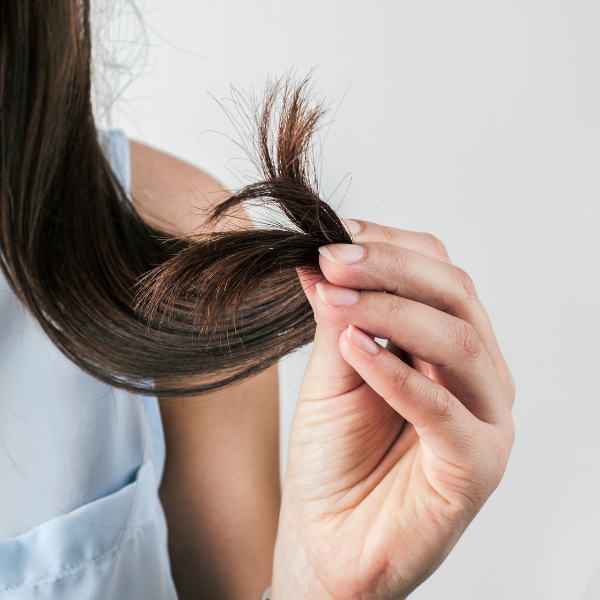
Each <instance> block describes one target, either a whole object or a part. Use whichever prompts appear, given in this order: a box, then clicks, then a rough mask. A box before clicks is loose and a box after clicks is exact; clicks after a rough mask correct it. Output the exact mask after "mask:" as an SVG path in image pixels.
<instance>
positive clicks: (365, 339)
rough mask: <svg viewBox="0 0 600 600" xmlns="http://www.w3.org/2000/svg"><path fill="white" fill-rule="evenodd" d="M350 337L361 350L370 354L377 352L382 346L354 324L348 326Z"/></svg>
mask: <svg viewBox="0 0 600 600" xmlns="http://www.w3.org/2000/svg"><path fill="white" fill-rule="evenodd" d="M348 339H349V340H350V341H351V342H352V343H353V344H354V345H355V346H358V347H359V348H360V349H361V350H364V351H365V352H368V353H369V354H377V353H378V352H379V349H380V348H381V346H380V345H379V344H378V343H377V342H375V341H374V340H372V339H371V338H370V337H369V336H368V335H367V334H366V333H365V332H364V331H362V330H360V329H359V328H358V327H355V326H354V325H350V326H349V327H348Z"/></svg>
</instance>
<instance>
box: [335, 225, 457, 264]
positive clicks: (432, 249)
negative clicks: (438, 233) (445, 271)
mask: <svg viewBox="0 0 600 600" xmlns="http://www.w3.org/2000/svg"><path fill="white" fill-rule="evenodd" d="M342 221H343V223H344V225H345V226H346V229H347V230H348V231H349V232H350V235H351V236H352V241H353V242H355V243H356V242H386V243H388V244H393V245H394V246H401V247H402V248H408V249H409V250H414V251H415V252H420V253H421V254H425V256H428V257H429V258H434V259H435V260H439V261H442V262H445V263H449V264H452V261H451V260H450V257H449V256H448V251H447V250H446V246H444V244H443V243H442V242H441V241H440V240H438V239H437V238H436V237H435V236H434V235H431V234H430V233H425V232H420V231H408V230H406V229H397V228H396V227H386V226H384V225H378V224H377V223H371V222H370V221H358V220H356V219H342Z"/></svg>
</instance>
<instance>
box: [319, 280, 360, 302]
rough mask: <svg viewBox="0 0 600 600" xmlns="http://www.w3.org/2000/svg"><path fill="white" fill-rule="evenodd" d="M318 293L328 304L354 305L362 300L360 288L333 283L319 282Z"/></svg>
mask: <svg viewBox="0 0 600 600" xmlns="http://www.w3.org/2000/svg"><path fill="white" fill-rule="evenodd" d="M317 293H318V294H319V296H321V300H323V302H325V304H327V306H352V305H353V304H356V303H357V302H358V301H359V300H360V296H361V293H360V292H359V291H358V290H351V289H350V288H345V287H340V286H339V285H333V283H323V282H322V281H319V283H317Z"/></svg>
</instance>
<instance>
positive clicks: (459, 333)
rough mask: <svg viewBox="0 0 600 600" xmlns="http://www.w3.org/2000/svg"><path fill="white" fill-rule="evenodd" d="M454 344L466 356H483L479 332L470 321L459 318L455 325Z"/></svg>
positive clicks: (474, 357) (472, 357) (475, 357)
mask: <svg viewBox="0 0 600 600" xmlns="http://www.w3.org/2000/svg"><path fill="white" fill-rule="evenodd" d="M453 338H454V346H455V348H456V349H457V350H459V351H460V352H461V353H462V354H463V355H464V356H466V357H467V358H471V359H477V358H479V357H480V356H481V353H482V346H481V342H480V340H479V336H478V335H477V332H476V331H475V329H474V328H473V326H472V325H471V324H470V323H467V322H466V321H461V320H457V321H455V323H454V327H453Z"/></svg>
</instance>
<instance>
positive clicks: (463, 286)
mask: <svg viewBox="0 0 600 600" xmlns="http://www.w3.org/2000/svg"><path fill="white" fill-rule="evenodd" d="M454 277H455V278H456V282H457V283H458V286H459V289H460V291H461V293H462V294H463V295H466V296H467V297H469V298H472V299H474V298H477V291H476V289H475V284H474V283H473V280H472V279H471V277H470V276H469V274H468V273H467V272H466V271H464V270H463V269H461V268H460V267H454Z"/></svg>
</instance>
